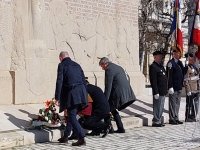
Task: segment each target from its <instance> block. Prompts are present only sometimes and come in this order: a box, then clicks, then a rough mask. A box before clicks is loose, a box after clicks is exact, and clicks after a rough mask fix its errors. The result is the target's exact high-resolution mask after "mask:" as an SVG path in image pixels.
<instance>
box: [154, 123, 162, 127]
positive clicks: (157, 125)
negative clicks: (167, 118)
mask: <svg viewBox="0 0 200 150" xmlns="http://www.w3.org/2000/svg"><path fill="white" fill-rule="evenodd" d="M164 126H165V125H164V124H162V123H161V124H156V123H153V124H152V127H164Z"/></svg>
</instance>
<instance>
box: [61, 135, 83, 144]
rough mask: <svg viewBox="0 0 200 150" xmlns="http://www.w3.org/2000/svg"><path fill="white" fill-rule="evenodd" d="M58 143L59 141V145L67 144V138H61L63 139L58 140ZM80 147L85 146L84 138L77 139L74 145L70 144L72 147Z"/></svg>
mask: <svg viewBox="0 0 200 150" xmlns="http://www.w3.org/2000/svg"><path fill="white" fill-rule="evenodd" d="M58 141H59V142H60V143H68V138H66V137H64V136H63V137H61V138H59V139H58ZM82 145H86V141H85V139H84V138H82V139H79V140H78V141H77V142H75V143H72V146H82Z"/></svg>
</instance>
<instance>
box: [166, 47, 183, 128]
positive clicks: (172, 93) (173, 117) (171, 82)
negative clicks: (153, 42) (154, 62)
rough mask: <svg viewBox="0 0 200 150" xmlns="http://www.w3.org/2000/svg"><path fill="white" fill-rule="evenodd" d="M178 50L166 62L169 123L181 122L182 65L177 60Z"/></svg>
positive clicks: (179, 56) (178, 57) (178, 56)
mask: <svg viewBox="0 0 200 150" xmlns="http://www.w3.org/2000/svg"><path fill="white" fill-rule="evenodd" d="M180 58H181V55H180V52H179V51H176V50H174V51H173V58H172V59H171V60H169V62H168V63H167V67H166V68H167V77H168V78H167V80H168V93H169V124H172V125H177V124H183V122H181V121H179V108H180V101H181V91H182V87H183V76H184V66H183V63H182V62H181V61H180V60H179V59H180Z"/></svg>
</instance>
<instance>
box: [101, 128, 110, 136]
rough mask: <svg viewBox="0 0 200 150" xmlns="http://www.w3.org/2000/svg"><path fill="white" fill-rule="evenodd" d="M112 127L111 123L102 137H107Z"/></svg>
mask: <svg viewBox="0 0 200 150" xmlns="http://www.w3.org/2000/svg"><path fill="white" fill-rule="evenodd" d="M110 128H111V125H108V126H107V128H106V129H105V130H104V134H103V135H102V138H105V137H106V136H107V135H108V133H109V131H110Z"/></svg>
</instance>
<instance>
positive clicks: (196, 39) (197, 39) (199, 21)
mask: <svg viewBox="0 0 200 150" xmlns="http://www.w3.org/2000/svg"><path fill="white" fill-rule="evenodd" d="M192 43H194V44H196V45H198V46H200V1H199V0H198V2H197V6H196V16H195V20H194V28H193V33H192Z"/></svg>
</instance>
